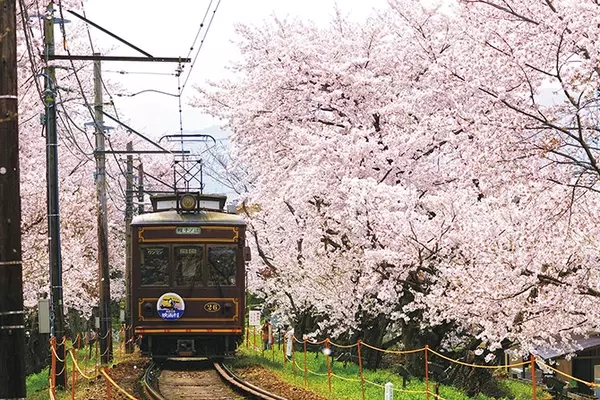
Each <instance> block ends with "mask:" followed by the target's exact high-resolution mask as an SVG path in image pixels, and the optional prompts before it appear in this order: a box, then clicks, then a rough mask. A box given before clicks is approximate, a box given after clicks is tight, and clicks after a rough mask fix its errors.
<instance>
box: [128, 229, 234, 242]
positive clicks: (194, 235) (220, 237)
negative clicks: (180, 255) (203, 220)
mask: <svg viewBox="0 0 600 400" xmlns="http://www.w3.org/2000/svg"><path fill="white" fill-rule="evenodd" d="M137 237H138V242H139V243H159V242H165V243H166V242H220V243H236V242H237V240H238V238H239V228H238V227H237V226H214V225H211V226H181V225H180V226H173V225H171V226H142V227H140V228H138V231H137Z"/></svg>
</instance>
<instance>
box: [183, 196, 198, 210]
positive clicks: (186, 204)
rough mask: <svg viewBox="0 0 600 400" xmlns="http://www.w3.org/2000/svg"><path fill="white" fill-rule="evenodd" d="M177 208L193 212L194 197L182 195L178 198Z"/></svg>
mask: <svg viewBox="0 0 600 400" xmlns="http://www.w3.org/2000/svg"><path fill="white" fill-rule="evenodd" d="M179 206H180V207H181V209H182V210H183V211H194V210H195V209H196V196H194V195H191V194H184V195H183V196H181V197H180V198H179Z"/></svg>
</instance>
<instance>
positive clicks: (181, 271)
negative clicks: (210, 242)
mask: <svg viewBox="0 0 600 400" xmlns="http://www.w3.org/2000/svg"><path fill="white" fill-rule="evenodd" d="M203 257H204V252H203V248H202V247H200V246H179V247H176V248H175V267H176V268H175V284H176V285H186V286H187V285H194V284H200V283H201V282H202V259H203Z"/></svg>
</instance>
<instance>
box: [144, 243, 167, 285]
mask: <svg viewBox="0 0 600 400" xmlns="http://www.w3.org/2000/svg"><path fill="white" fill-rule="evenodd" d="M168 267H169V247H167V246H152V247H143V248H142V249H141V257H140V273H141V276H142V285H143V286H165V285H168V284H169V271H168Z"/></svg>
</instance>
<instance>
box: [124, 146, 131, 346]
mask: <svg viewBox="0 0 600 400" xmlns="http://www.w3.org/2000/svg"><path fill="white" fill-rule="evenodd" d="M127 151H129V152H133V144H132V143H131V142H129V143H127ZM126 174H127V177H126V179H127V186H126V189H125V352H126V353H128V354H129V353H133V341H132V340H131V338H132V337H133V335H132V332H131V327H132V321H131V289H130V287H129V286H130V285H131V220H132V219H133V155H132V154H128V155H127V171H126Z"/></svg>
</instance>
